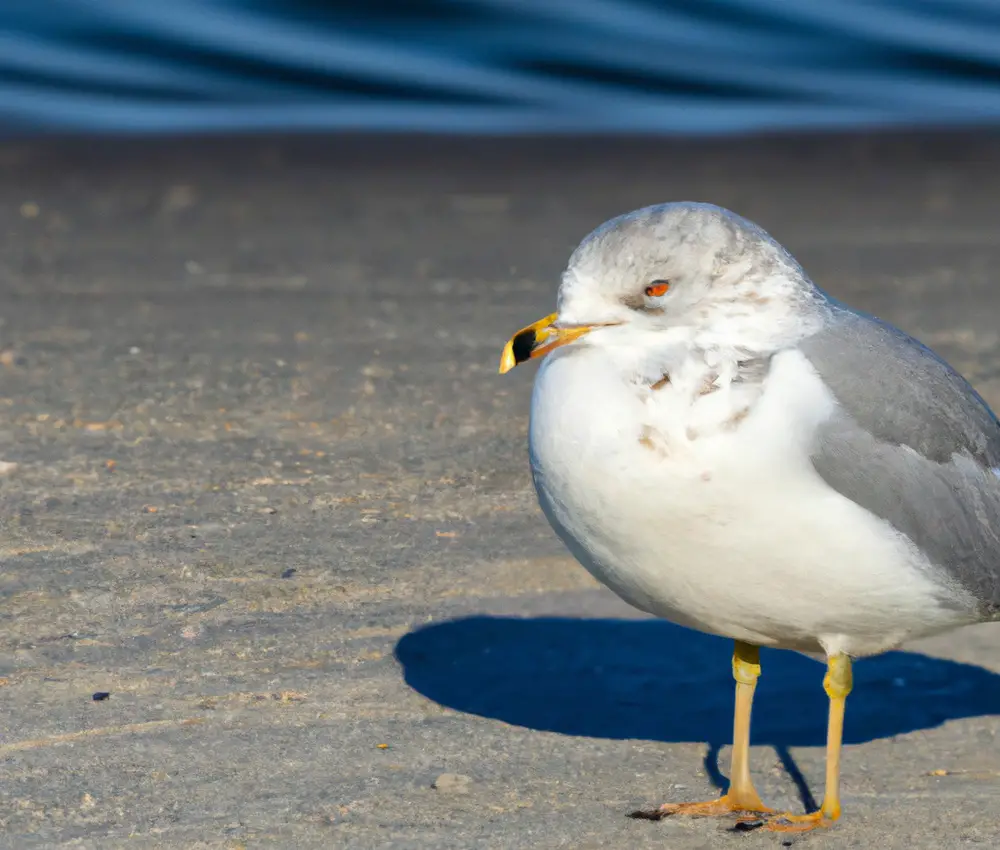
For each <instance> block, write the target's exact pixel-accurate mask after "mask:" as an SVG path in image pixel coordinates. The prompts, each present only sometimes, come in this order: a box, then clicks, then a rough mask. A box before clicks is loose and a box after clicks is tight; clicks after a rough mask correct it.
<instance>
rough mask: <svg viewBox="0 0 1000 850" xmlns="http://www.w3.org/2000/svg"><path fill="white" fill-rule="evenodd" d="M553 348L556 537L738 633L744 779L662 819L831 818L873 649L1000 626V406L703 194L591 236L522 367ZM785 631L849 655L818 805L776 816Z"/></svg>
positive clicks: (840, 657) (545, 461)
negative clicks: (778, 666) (772, 731)
mask: <svg viewBox="0 0 1000 850" xmlns="http://www.w3.org/2000/svg"><path fill="white" fill-rule="evenodd" d="M539 357H544V360H542V362H541V365H540V367H539V369H538V372H537V374H536V377H535V382H534V390H533V393H532V398H531V416H530V424H529V434H528V444H529V458H530V464H531V472H532V479H533V482H534V485H535V489H536V492H537V494H538V501H539V504H540V506H541V508H542V511H543V513H544V514H545V517H546V518H547V519H548V521H549V523H550V524H551V526H552V528H553V529H554V531H555V532H556V534H557V535H558V536H559V538H561V540H562V541H563V543H564V544H565V545H566V547H567V548H568V549H569V551H570V552H571V553H572V555H573V556H574V557H575V558H576V559H577V560H578V561H579V562H580V563H581V564H582V565H583V567H584V568H585V569H587V570H588V571H589V572H590V573H591V574H592V575H593V576H594V577H596V578H597V579H598V580H599V581H601V582H603V583H604V584H605V585H607V586H608V587H609V588H611V590H613V591H614V592H615V593H616V594H617V595H618V596H620V597H621V598H622V599H624V600H625V601H626V602H628V603H629V604H631V605H632V606H634V607H636V608H638V609H640V610H642V611H644V612H647V613H649V614H652V615H655V616H658V617H663V618H666V619H667V620H670V621H672V622H674V623H678V624H680V625H682V626H686V627H689V628H692V629H697V630H699V631H702V632H707V633H709V634H714V635H721V636H723V637H726V638H729V639H731V640H733V641H734V650H733V677H734V679H735V682H736V685H735V690H736V697H735V709H734V722H733V748H732V757H731V758H732V762H731V770H730V785H729V788H728V791H727V792H726V793H725V794H724V795H723V796H721V797H719V798H717V799H714V800H709V801H707V802H696V803H667V804H664V805H663V806H661V807H660V808H658V809H655V810H653V811H652V812H648V813H646V815H645V816H648V817H652V818H655V819H658V818H660V817H666V816H671V815H693V816H712V815H734V816H735V817H736V818H737V826H738V827H741V828H747V829H749V828H764V829H768V830H773V831H777V832H798V831H807V830H811V829H815V828H817V827H825V826H829V825H831V824H832V823H833V822H834V821H836V820H837V819H838V818H839V816H840V813H841V804H840V755H841V740H842V733H843V721H844V708H845V701H846V698H847V695H848V694H849V693H850V691H851V684H852V678H851V665H852V659H855V658H859V657H865V656H871V655H876V654H878V653H881V652H885V651H887V650H889V649H892V648H895V647H897V646H898V645H899V644H901V643H903V642H904V641H907V640H910V639H913V638H919V637H923V636H926V635H932V634H936V633H940V632H944V631H947V630H950V629H954V628H958V627H960V626H965V625H969V624H972V623H979V622H985V621H991V620H998V619H1000V477H998V476H1000V423H998V421H997V418H996V416H995V415H994V414H993V412H992V411H991V410H990V408H989V407H988V406H987V404H986V403H985V402H984V401H983V399H982V398H981V397H980V396H979V395H978V394H977V393H976V391H975V390H974V389H973V388H972V387H971V386H970V385H969V384H968V383H967V382H966V381H965V379H963V378H962V377H961V376H960V375H959V374H958V373H957V372H956V371H954V370H953V369H952V368H951V367H950V366H949V365H948V364H947V363H945V361H944V360H942V359H941V358H940V357H938V356H937V355H936V354H934V353H933V352H932V351H931V350H930V349H928V348H926V347H925V346H924V345H922V344H921V343H919V342H917V341H916V340H915V339H913V338H912V337H910V336H907V335H906V334H905V333H903V332H902V331H900V330H898V329H897V328H895V327H893V326H892V325H890V324H888V323H886V322H883V321H880V320H879V319H877V318H874V317H872V316H869V315H866V314H863V313H861V312H858V311H856V310H853V309H851V308H850V307H848V306H846V305H845V304H843V303H841V302H839V301H837V300H836V299H834V298H833V297H831V296H830V295H828V294H827V293H825V292H824V291H823V290H821V289H820V288H819V287H817V286H816V285H815V284H814V283H813V282H812V281H811V280H810V279H809V277H808V276H807V275H806V273H805V271H804V270H803V269H802V267H801V266H800V265H799V263H798V262H796V260H795V259H794V258H793V257H792V255H791V254H790V253H789V252H788V251H787V250H785V249H784V248H783V247H782V246H781V245H780V244H778V242H777V241H775V240H774V239H773V238H772V237H771V236H770V235H768V234H767V233H766V232H765V231H764V230H762V229H761V228H760V227H758V226H757V225H756V224H754V223H753V222H751V221H748V220H747V219H745V218H742V217H740V216H738V215H736V214H735V213H733V212H730V211H728V210H726V209H723V208H721V207H718V206H714V205H710V204H703V203H688V202H680V203H667V204H661V205H657V206H651V207H647V208H644V209H640V210H636V211H634V212H631V213H628V214H626V215H622V216H619V217H618V218H614V219H612V220H610V221H608V222H606V223H605V224H603V225H601V226H600V227H598V228H597V229H596V230H595V231H594V232H593V233H591V234H590V235H589V236H587V237H586V238H585V239H584V240H583V242H582V243H581V244H580V245H579V246H578V247H577V248H576V250H575V251H574V252H573V254H572V256H571V257H570V259H569V262H568V265H567V267H566V270H565V271H564V273H563V275H562V280H561V284H560V286H559V293H558V299H557V309H556V312H555V313H553V314H552V315H550V316H547V317H546V318H544V319H541V320H540V321H538V322H535V323H534V324H532V325H529V326H528V327H526V328H524V329H522V330H520V331H518V332H517V333H516V334H514V336H513V337H512V338H511V339H510V341H509V342H508V343H507V345H506V347H505V348H504V351H503V354H502V357H501V363H500V373H501V374H503V373H506V372H508V371H510V370H511V369H513V368H514V367H515V366H516V365H518V364H519V363H523V362H525V361H527V360H529V359H533V358H539ZM762 646H766V647H775V648H779V649H787V650H794V651H798V652H802V653H806V654H809V655H812V656H814V657H818V658H820V659H824V660H825V662H826V667H827V670H826V676H825V678H824V680H823V685H824V688H825V690H826V693H827V696H828V697H829V716H828V727H827V746H826V787H825V793H824V797H823V803H822V806H821V807H820V809H819V810H818V811H815V812H811V813H808V814H804V815H803V814H793V813H791V812H777V811H774V810H772V809H770V808H768V807H767V806H765V805H764V804H763V802H762V801H761V799H760V797H759V796H758V793H757V791H756V790H755V788H754V785H753V782H752V779H751V773H750V765H749V743H750V716H751V708H752V704H753V696H754V690H755V687H756V684H757V680H758V677H759V675H760V647H762ZM636 816H643V815H642V813H636Z"/></svg>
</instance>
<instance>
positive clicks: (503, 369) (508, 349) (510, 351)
mask: <svg viewBox="0 0 1000 850" xmlns="http://www.w3.org/2000/svg"><path fill="white" fill-rule="evenodd" d="M516 365H517V361H516V360H515V359H514V346H512V345H511V344H510V343H507V345H506V346H505V347H504V350H503V354H502V355H500V369H499V370H498V371H499V373H500V374H501V375H506V374H507V373H508V372H509V371H510V370H511V369H513V368H514V367H515V366H516Z"/></svg>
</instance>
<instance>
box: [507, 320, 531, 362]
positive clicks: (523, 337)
mask: <svg viewBox="0 0 1000 850" xmlns="http://www.w3.org/2000/svg"><path fill="white" fill-rule="evenodd" d="M534 348H535V329H534V328H525V329H524V330H523V331H521V332H520V333H519V334H517V336H515V337H514V339H513V340H512V351H513V353H514V363H515V365H516V364H518V363H523V362H524V361H525V360H528V359H529V358H530V357H531V352H532V351H534Z"/></svg>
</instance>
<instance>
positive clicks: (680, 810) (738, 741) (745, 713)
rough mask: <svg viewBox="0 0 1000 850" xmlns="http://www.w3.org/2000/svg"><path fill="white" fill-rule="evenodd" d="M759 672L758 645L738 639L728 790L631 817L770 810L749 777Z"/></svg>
mask: <svg viewBox="0 0 1000 850" xmlns="http://www.w3.org/2000/svg"><path fill="white" fill-rule="evenodd" d="M759 676H760V649H758V648H757V647H756V646H751V645H750V644H748V643H741V642H740V641H737V642H736V646H735V647H734V649H733V678H734V679H735V680H736V708H735V711H734V713H733V755H732V762H731V767H730V771H729V790H728V791H727V792H726V793H725V794H724V795H723V796H721V797H718V798H716V799H715V800H707V801H705V802H703V803H665V804H664V805H662V806H660V808H658V809H654V810H653V811H652V812H635V813H634V814H633V817H645V818H650V819H653V820H659V819H660V818H665V817H670V816H671V815H689V816H693V817H710V816H712V815H727V814H732V813H733V812H757V813H760V814H765V813H768V812H771V811H772V809H769V808H767V806H765V805H764V804H763V803H762V802H761V800H760V797H759V796H758V795H757V791H756V789H755V788H754V787H753V781H752V780H751V779H750V712H751V709H752V707H753V693H754V689H755V688H756V687H757V679H758V677H759Z"/></svg>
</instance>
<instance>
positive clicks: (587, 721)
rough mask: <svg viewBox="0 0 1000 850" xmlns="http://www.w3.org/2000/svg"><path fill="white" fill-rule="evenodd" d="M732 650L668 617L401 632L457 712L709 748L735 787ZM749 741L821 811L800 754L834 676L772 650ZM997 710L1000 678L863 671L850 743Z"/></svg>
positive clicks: (959, 666)
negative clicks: (726, 763)
mask: <svg viewBox="0 0 1000 850" xmlns="http://www.w3.org/2000/svg"><path fill="white" fill-rule="evenodd" d="M731 652H732V645H731V643H730V642H728V641H726V640H723V639H721V638H717V637H712V636H710V635H705V634H701V633H699V632H694V631H691V630H689V629H684V628H681V627H679V626H675V625H673V624H671V623H668V622H665V621H663V620H626V619H622V620H617V619H573V618H560V617H536V618H516V617H490V616H479V617H468V618H464V619H460V620H451V621H447V622H443V623H436V624H433V625H429V626H424V627H422V628H419V629H416V630H414V631H412V632H410V633H408V634H406V635H404V636H403V637H402V638H401V639H400V640H399V642H398V643H397V644H396V651H395V655H396V659H397V660H398V661H399V663H400V665H401V666H402V669H403V674H404V677H405V680H406V682H407V684H408V685H409V686H410V687H412V688H413V689H414V690H416V691H417V692H419V693H421V694H423V695H424V696H426V697H428V698H429V699H431V700H433V701H434V702H437V703H439V704H441V705H443V706H446V707H448V708H452V709H457V710H459V711H464V712H468V713H470V714H475V715H478V716H480V717H489V718H493V719H496V720H502V721H504V722H505V723H510V724H513V725H517V726H523V727H526V728H529V729H537V730H541V731H546V732H558V733H561V734H564V735H582V736H588V737H595V738H612V739H629V738H638V739H645V740H652V741H663V742H703V743H706V744H707V745H708V748H707V755H706V757H705V768H706V771H707V773H708V775H709V778H710V779H711V781H712V782H713V783H714V784H716V785H717V786H718V787H725V784H726V780H725V777H723V775H722V773H721V772H720V770H719V766H718V753H719V750H720V748H721V747H722V746H723V745H725V744H728V743H729V741H730V738H731V736H732V712H733V680H732V673H731V669H730V655H731ZM761 665H762V675H761V680H760V684H759V687H758V688H757V694H756V697H755V701H754V719H753V733H752V741H753V743H755V744H765V745H770V746H772V747H774V749H775V751H776V752H777V754H778V757H779V759H780V760H781V762H782V763H783V765H784V767H785V769H786V771H787V772H788V774H789V775H790V777H791V778H792V780H793V781H794V782H795V784H796V786H797V787H798V791H799V795H800V797H801V798H802V800H803V803H804V804H805V805H806V807H807V809H810V810H811V809H813V808H815V801H814V799H813V797H812V794H811V793H810V791H809V788H808V785H807V783H806V781H805V778H804V777H803V775H802V773H801V771H800V770H799V769H798V766H797V765H796V764H795V761H794V759H793V758H792V756H791V753H790V752H789V747H795V746H821V745H823V744H824V743H825V741H826V710H827V700H826V695H825V693H824V692H823V688H822V686H821V681H822V677H823V667H822V666H820V665H819V664H817V663H816V662H815V661H814V660H812V659H810V658H807V657H805V656H803V655H800V654H798V653H794V652H781V651H770V650H763V651H762V653H761ZM998 713H1000V676H998V675H997V674H995V673H991V672H990V671H988V670H985V669H983V668H981V667H976V666H974V665H971V664H963V663H960V662H957V661H947V660H944V659H939V658H931V657H929V656H926V655H921V654H919V653H915V652H902V651H897V652H888V653H885V654H884V655H880V656H877V657H875V658H871V659H864V660H862V661H860V662H858V663H857V664H856V665H855V669H854V690H853V692H852V694H851V697H850V699H849V701H848V710H847V718H846V721H845V728H844V743H846V744H860V743H865V742H867V741H872V740H875V739H877V738H886V737H891V736H894V735H900V734H904V733H906V732H912V731H915V730H918V729H928V728H932V727H935V726H938V725H940V724H941V723H944V722H945V721H947V720H951V719H954V718H959V717H973V716H979V715H988V714H998Z"/></svg>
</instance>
